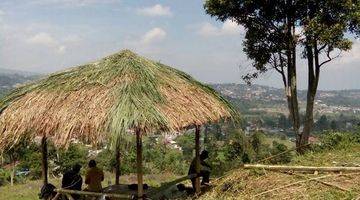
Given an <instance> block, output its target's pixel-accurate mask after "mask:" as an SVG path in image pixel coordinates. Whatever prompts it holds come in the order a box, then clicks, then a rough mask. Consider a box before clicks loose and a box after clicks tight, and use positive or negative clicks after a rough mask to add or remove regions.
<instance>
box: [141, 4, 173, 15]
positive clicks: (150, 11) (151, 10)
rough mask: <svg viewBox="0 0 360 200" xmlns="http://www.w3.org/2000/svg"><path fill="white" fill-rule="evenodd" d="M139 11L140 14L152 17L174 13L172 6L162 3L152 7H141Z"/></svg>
mask: <svg viewBox="0 0 360 200" xmlns="http://www.w3.org/2000/svg"><path fill="white" fill-rule="evenodd" d="M137 13H138V14H140V15H145V16H151V17H155V16H171V15H172V12H171V10H170V7H168V6H162V5H161V4H156V5H154V6H151V7H144V8H140V9H138V11H137Z"/></svg>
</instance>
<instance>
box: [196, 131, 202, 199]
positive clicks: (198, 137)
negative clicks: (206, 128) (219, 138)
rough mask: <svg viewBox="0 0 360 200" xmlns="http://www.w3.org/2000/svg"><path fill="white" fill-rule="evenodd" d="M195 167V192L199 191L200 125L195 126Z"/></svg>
mask: <svg viewBox="0 0 360 200" xmlns="http://www.w3.org/2000/svg"><path fill="white" fill-rule="evenodd" d="M195 160H196V161H195V169H196V174H197V177H196V179H195V192H196V193H200V192H201V191H200V176H199V175H200V126H197V125H196V126H195Z"/></svg>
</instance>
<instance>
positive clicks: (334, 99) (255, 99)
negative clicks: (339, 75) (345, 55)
mask: <svg viewBox="0 0 360 200" xmlns="http://www.w3.org/2000/svg"><path fill="white" fill-rule="evenodd" d="M211 86H212V87H213V88H214V89H215V90H217V91H219V92H220V93H221V94H223V95H224V96H226V97H227V98H228V99H230V101H232V102H233V103H234V104H235V105H237V106H238V107H239V108H240V110H241V111H242V112H245V113H246V112H253V111H254V109H258V108H261V109H267V110H268V108H273V109H272V110H273V111H274V110H276V111H279V110H286V109H287V108H286V106H287V102H286V98H285V92H284V90H283V89H279V88H274V87H268V86H262V85H251V86H248V85H246V84H234V83H230V84H212V85H211ZM298 96H299V104H300V107H301V108H304V107H305V102H306V90H299V91H298ZM315 104H316V105H315V107H316V108H317V110H318V111H319V112H320V113H324V112H329V113H331V112H337V111H347V112H351V113H360V90H332V91H325V90H319V91H318V92H317V96H316V101H315ZM274 108H277V109H274Z"/></svg>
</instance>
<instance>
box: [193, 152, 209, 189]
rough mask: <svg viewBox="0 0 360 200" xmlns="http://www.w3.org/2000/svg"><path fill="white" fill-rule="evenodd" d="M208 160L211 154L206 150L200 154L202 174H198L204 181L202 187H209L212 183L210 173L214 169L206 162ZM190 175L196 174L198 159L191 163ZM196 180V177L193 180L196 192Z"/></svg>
mask: <svg viewBox="0 0 360 200" xmlns="http://www.w3.org/2000/svg"><path fill="white" fill-rule="evenodd" d="M207 158H209V152H208V151H206V150H204V151H202V152H201V154H200V174H198V177H202V181H201V184H202V185H209V182H210V172H211V169H212V167H211V166H210V165H209V164H207V163H206V162H205V160H206V159H207ZM190 174H196V157H195V158H194V159H193V160H192V162H191V165H190V168H189V172H188V175H190ZM195 180H196V177H194V178H191V183H192V186H193V189H194V190H195Z"/></svg>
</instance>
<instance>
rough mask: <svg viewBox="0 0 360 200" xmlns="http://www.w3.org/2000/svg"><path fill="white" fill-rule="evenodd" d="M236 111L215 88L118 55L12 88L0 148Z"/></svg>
mask: <svg viewBox="0 0 360 200" xmlns="http://www.w3.org/2000/svg"><path fill="white" fill-rule="evenodd" d="M221 118H236V112H235V110H234V109H233V108H232V107H231V106H230V105H229V103H228V102H227V101H226V100H224V99H223V98H222V97H221V96H220V95H218V94H217V93H216V92H215V91H214V90H213V89H211V88H209V87H207V86H205V85H203V84H201V83H199V82H198V81H196V80H194V79H193V78H192V77H190V76H189V75H187V74H185V73H183V72H181V71H178V70H176V69H174V68H171V67H169V66H166V65H163V64H161V63H158V62H154V61H151V60H148V59H146V58H143V57H140V56H138V55H137V54H135V53H133V52H131V51H129V50H124V51H121V52H119V53H116V54H113V55H111V56H108V57H105V58H103V59H101V60H99V61H97V62H94V63H90V64H86V65H82V66H79V67H75V68H72V69H69V70H67V71H63V72H59V73H55V74H52V75H50V76H48V77H46V78H44V79H42V80H39V81H36V82H33V83H30V84H27V85H25V86H22V87H19V88H17V89H15V90H14V91H13V92H12V93H10V94H9V95H8V96H6V97H5V98H4V99H2V100H1V101H0V147H9V146H11V145H13V144H15V143H17V142H18V141H19V140H20V139H23V138H25V137H34V136H39V135H40V136H47V137H51V138H52V140H53V141H54V143H55V145H57V146H66V145H67V144H68V141H69V140H70V139H71V138H77V139H81V140H84V141H86V142H92V143H99V142H103V141H105V139H112V141H114V138H116V139H118V138H119V136H121V134H123V133H125V132H126V131H128V130H132V129H135V128H139V129H141V130H142V132H143V133H151V132H155V131H158V130H160V131H176V130H180V129H183V128H185V127H188V126H190V125H194V124H196V125H200V124H204V123H207V122H213V121H217V120H219V119H221Z"/></svg>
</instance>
